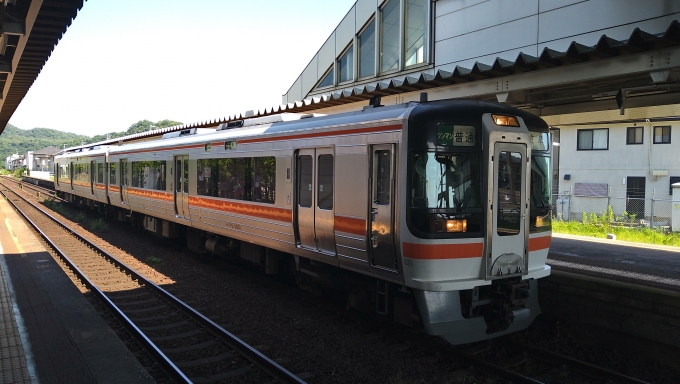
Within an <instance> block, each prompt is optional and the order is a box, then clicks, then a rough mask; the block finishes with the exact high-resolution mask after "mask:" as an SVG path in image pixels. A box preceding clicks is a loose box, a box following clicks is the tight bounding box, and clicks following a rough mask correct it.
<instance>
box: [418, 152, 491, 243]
mask: <svg viewBox="0 0 680 384" xmlns="http://www.w3.org/2000/svg"><path fill="white" fill-rule="evenodd" d="M409 164H410V165H409V167H410V170H409V173H410V189H411V196H410V209H409V212H408V215H407V216H408V220H409V224H410V226H411V228H412V229H414V230H415V232H414V233H415V234H416V235H418V236H420V237H432V236H435V237H442V236H444V237H448V236H455V235H456V233H458V236H475V235H476V236H478V235H479V234H480V233H481V231H482V215H483V209H482V199H481V196H482V195H481V183H480V159H479V154H478V153H477V152H464V153H437V152H413V153H412V154H411V158H410V163H409Z"/></svg>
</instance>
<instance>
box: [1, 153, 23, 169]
mask: <svg viewBox="0 0 680 384" xmlns="http://www.w3.org/2000/svg"><path fill="white" fill-rule="evenodd" d="M25 165H26V155H19V154H18V153H15V154H13V155H10V156H8V157H7V159H6V160H5V168H6V169H7V170H10V171H13V170H15V169H17V168H21V167H23V166H25Z"/></svg>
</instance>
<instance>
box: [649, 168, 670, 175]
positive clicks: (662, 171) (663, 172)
mask: <svg viewBox="0 0 680 384" xmlns="http://www.w3.org/2000/svg"><path fill="white" fill-rule="evenodd" d="M652 176H668V171H667V170H663V169H655V170H653V171H652Z"/></svg>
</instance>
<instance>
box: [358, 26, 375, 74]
mask: <svg viewBox="0 0 680 384" xmlns="http://www.w3.org/2000/svg"><path fill="white" fill-rule="evenodd" d="M376 23H377V21H376V17H375V16H373V17H371V19H370V20H369V21H368V22H366V25H365V26H364V28H362V29H361V30H360V31H359V33H357V37H356V40H357V54H356V56H357V64H358V65H357V79H363V78H367V77H371V76H375V75H376V70H377V65H376V58H377V53H376V35H377V33H376V30H375V29H376V28H375V25H376ZM368 31H371V32H372V36H368V37H367V40H366V41H364V42H363V43H362V36H364V34H365V33H366V32H368ZM371 37H372V38H373V39H372V45H371V46H372V52H370V54H369V55H366V56H363V55H362V51H364V50H366V49H367V48H368V47H365V46H364V43H371ZM369 57H370V58H371V61H369V62H368V63H366V62H365V61H364V60H363V59H364V58H369ZM362 64H369V66H368V67H367V68H370V71H369V72H370V73H368V72H366V74H363V72H362V69H363V68H364V65H362Z"/></svg>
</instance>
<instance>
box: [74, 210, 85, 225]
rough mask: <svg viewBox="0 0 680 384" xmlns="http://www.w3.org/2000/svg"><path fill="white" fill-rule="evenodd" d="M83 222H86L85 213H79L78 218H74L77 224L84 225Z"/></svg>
mask: <svg viewBox="0 0 680 384" xmlns="http://www.w3.org/2000/svg"><path fill="white" fill-rule="evenodd" d="M83 220H85V212H78V214H77V215H76V217H74V218H73V221H75V222H76V223H82V222H83Z"/></svg>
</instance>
